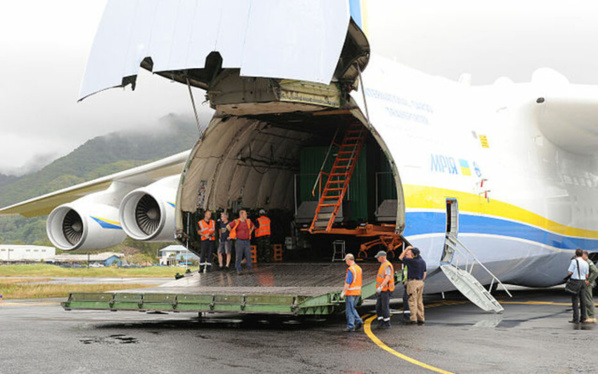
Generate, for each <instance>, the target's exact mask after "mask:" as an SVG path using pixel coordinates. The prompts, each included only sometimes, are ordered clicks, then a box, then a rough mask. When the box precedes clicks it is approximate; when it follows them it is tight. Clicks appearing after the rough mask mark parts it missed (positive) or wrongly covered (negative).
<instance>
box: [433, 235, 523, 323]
mask: <svg viewBox="0 0 598 374" xmlns="http://www.w3.org/2000/svg"><path fill="white" fill-rule="evenodd" d="M445 239H446V241H445V244H446V247H447V249H449V250H450V251H451V252H452V253H450V255H449V256H448V257H450V258H451V260H450V262H441V264H440V269H441V270H442V272H443V273H444V274H445V275H446V277H447V278H448V279H449V281H450V282H451V283H452V284H453V285H454V286H455V287H456V288H457V289H458V290H459V291H460V292H461V293H462V294H463V295H464V296H465V297H467V298H468V299H469V300H470V301H471V302H472V303H474V304H475V305H476V306H477V307H479V308H480V309H482V310H484V311H486V312H494V313H501V312H502V311H503V310H504V308H503V307H502V305H500V303H499V302H498V301H497V300H496V299H495V298H494V296H492V295H491V294H490V290H492V288H493V286H494V283H495V282H496V283H497V285H498V284H500V285H501V286H503V289H504V291H505V292H506V293H507V294H508V295H509V296H510V297H513V296H512V295H511V293H510V292H509V290H507V288H506V287H505V285H504V284H503V283H502V282H501V281H500V280H499V279H498V278H497V277H496V276H495V275H494V274H492V272H490V270H488V268H487V267H486V266H484V264H483V263H482V262H480V261H479V260H478V259H477V257H476V256H475V255H474V253H473V252H472V251H470V250H469V249H468V248H467V247H466V246H465V245H464V244H463V243H462V242H461V241H459V239H457V236H456V235H455V234H453V233H448V234H447V235H446V238H445ZM446 252H447V251H446V250H445V254H444V256H443V260H441V261H445V260H446V257H447V253H446ZM454 253H457V254H459V255H460V256H461V257H463V258H465V261H466V262H465V265H464V269H463V268H461V267H460V266H459V264H455V263H453V261H452V257H453V254H454ZM476 263H477V264H478V266H481V267H482V268H483V269H484V270H485V271H486V272H487V273H488V274H489V275H490V276H491V278H492V282H491V283H490V286H489V287H488V290H486V289H485V288H484V286H482V284H481V283H480V282H479V281H478V280H477V279H476V278H475V277H474V276H473V274H472V273H473V267H474V265H475V264H476Z"/></svg>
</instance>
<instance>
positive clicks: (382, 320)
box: [376, 291, 392, 326]
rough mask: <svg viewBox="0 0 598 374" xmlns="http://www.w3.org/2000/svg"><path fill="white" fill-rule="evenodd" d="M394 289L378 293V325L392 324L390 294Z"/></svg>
mask: <svg viewBox="0 0 598 374" xmlns="http://www.w3.org/2000/svg"><path fill="white" fill-rule="evenodd" d="M391 294H392V291H382V292H380V293H379V294H378V295H376V314H377V315H378V325H380V326H382V325H387V326H390V295H391Z"/></svg>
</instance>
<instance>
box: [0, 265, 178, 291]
mask: <svg viewBox="0 0 598 374" xmlns="http://www.w3.org/2000/svg"><path fill="white" fill-rule="evenodd" d="M184 272H185V268H181V267H168V266H150V267H145V268H114V267H107V268H89V269H88V268H61V267H60V266H56V265H5V266H0V277H77V278H79V277H109V278H113V277H115V278H119V277H120V278H172V279H174V276H175V274H176V273H184ZM0 290H1V289H0ZM73 292H74V291H73Z"/></svg>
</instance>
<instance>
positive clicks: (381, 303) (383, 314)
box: [376, 251, 395, 328]
mask: <svg viewBox="0 0 598 374" xmlns="http://www.w3.org/2000/svg"><path fill="white" fill-rule="evenodd" d="M376 259H377V260H378V262H379V263H380V267H379V268H378V275H377V276H376V296H377V297H376V314H377V315H378V328H389V327H390V295H391V294H392V291H394V290H395V279H394V272H395V271H394V268H393V266H392V264H391V263H390V261H388V260H387V259H386V252H384V251H380V252H378V253H377V254H376Z"/></svg>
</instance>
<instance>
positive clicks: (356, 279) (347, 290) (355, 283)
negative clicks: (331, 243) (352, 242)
mask: <svg viewBox="0 0 598 374" xmlns="http://www.w3.org/2000/svg"><path fill="white" fill-rule="evenodd" d="M345 263H346V264H347V266H348V268H347V275H346V276H345V287H344V288H343V291H342V292H341V298H343V297H344V298H345V314H346V315H347V328H346V329H345V331H347V332H350V331H356V330H359V329H361V327H362V326H363V320H362V319H361V317H359V313H357V310H356V309H355V306H356V305H357V303H358V302H359V298H360V297H361V286H362V275H361V267H359V265H357V264H356V263H355V257H354V256H353V255H352V254H351V253H349V254H347V255H346V256H345Z"/></svg>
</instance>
